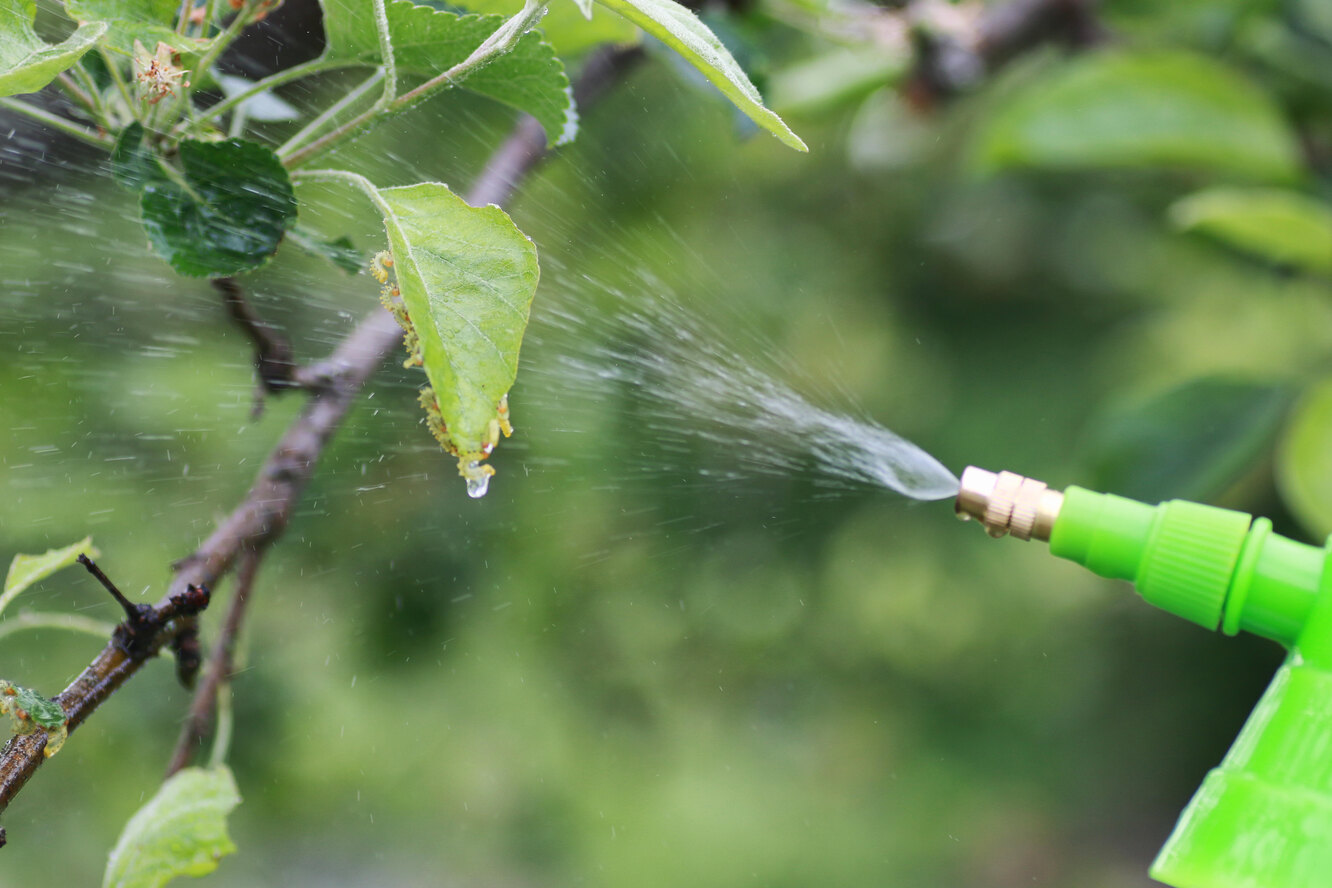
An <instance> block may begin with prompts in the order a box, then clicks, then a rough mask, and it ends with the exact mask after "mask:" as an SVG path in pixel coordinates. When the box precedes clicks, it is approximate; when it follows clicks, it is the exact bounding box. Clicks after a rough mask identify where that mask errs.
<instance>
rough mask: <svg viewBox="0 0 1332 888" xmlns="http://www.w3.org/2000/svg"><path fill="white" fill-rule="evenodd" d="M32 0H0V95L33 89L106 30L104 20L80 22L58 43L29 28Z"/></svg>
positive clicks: (33, 8) (73, 60)
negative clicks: (101, 21) (39, 35)
mask: <svg viewBox="0 0 1332 888" xmlns="http://www.w3.org/2000/svg"><path fill="white" fill-rule="evenodd" d="M36 17H37V4H36V3H35V2H33V0H0V96H17V95H22V94H24V93H34V92H37V90H39V89H41V88H42V87H44V86H46V85H47V84H48V83H50V82H51V81H52V80H54V79H55V78H56V75H57V74H59V73H60V72H61V71H63V70H65V69H66V68H69V67H71V66H73V65H74V64H75V63H76V62H78V60H79V59H80V58H81V57H82V56H83V54H84V53H85V52H87V51H88V50H89V49H91V48H92V45H93V44H94V43H96V42H97V41H98V39H100V38H101V36H102V35H103V34H105V33H106V25H104V24H100V23H98V24H85V25H80V26H79V28H78V30H76V31H75V32H74V33H73V34H70V35H69V36H68V37H66V38H65V39H64V40H63V41H61V42H60V43H55V44H51V43H47V42H46V41H45V40H43V39H42V38H40V37H38V36H37V32H36V31H34V30H33V29H32V23H33V20H34V19H35V18H36Z"/></svg>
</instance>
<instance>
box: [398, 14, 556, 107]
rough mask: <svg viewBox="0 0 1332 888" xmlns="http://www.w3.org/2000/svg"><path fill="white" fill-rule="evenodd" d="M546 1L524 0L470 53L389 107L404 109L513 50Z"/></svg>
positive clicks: (539, 15) (536, 20)
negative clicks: (515, 11)
mask: <svg viewBox="0 0 1332 888" xmlns="http://www.w3.org/2000/svg"><path fill="white" fill-rule="evenodd" d="M546 2H547V0H524V2H523V8H522V9H520V10H518V12H517V13H516V14H515V15H514V16H513V18H510V19H508V20H507V21H506V22H504V24H502V25H500V26H499V27H498V28H496V29H495V33H493V34H491V35H490V36H489V37H487V38H486V39H485V40H483V41H482V42H481V45H480V46H478V47H477V48H476V49H474V50H473V51H472V54H471V55H469V56H468V57H467V58H465V59H463V60H462V61H461V62H459V63H458V64H456V65H454V66H453V67H452V68H449V69H448V70H447V71H445V72H444V73H442V74H438V75H436V76H434V77H432V78H431V79H429V80H427V81H426V82H425V83H423V84H421V85H420V86H418V87H416V89H413V90H412V91H411V92H408V93H406V94H405V95H403V96H402V97H401V98H399V99H398V100H397V101H395V102H394V103H393V110H395V111H401V110H405V109H407V108H409V107H411V106H412V105H415V104H416V103H417V102H419V101H421V100H422V99H424V98H425V97H426V96H428V95H430V94H431V93H433V92H435V91H436V90H438V89H441V88H443V87H450V86H453V85H454V84H456V83H457V82H458V81H459V80H462V79H463V78H465V77H466V76H467V75H468V74H471V73H472V72H473V71H475V70H476V69H477V68H480V67H481V66H482V65H485V64H486V63H487V62H490V61H491V60H493V59H494V58H495V57H496V56H500V55H503V54H504V53H506V52H508V51H509V50H511V49H513V47H514V44H516V43H517V42H518V40H519V39H520V38H521V37H522V36H523V35H524V34H526V33H527V32H528V31H530V30H532V29H533V28H535V27H536V26H537V23H538V22H540V21H541V17H542V16H544V15H545V14H546Z"/></svg>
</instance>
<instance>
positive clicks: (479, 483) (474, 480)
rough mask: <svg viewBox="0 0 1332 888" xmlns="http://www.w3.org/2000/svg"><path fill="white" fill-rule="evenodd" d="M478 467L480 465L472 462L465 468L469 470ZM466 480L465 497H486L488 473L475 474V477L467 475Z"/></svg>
mask: <svg viewBox="0 0 1332 888" xmlns="http://www.w3.org/2000/svg"><path fill="white" fill-rule="evenodd" d="M480 466H481V464H480V463H475V462H474V463H471V464H470V465H468V466H467V468H468V469H469V470H470V469H477V468H480ZM466 480H467V495H468V496H470V497H471V498H472V499H481V497H483V496H485V495H486V491H487V490H489V489H490V474H489V473H488V472H477V473H476V474H475V475H468V476H467V478H466Z"/></svg>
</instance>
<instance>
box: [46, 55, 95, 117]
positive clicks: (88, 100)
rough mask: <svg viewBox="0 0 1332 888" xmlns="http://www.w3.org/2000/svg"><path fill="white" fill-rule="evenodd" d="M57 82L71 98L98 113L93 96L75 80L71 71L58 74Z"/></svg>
mask: <svg viewBox="0 0 1332 888" xmlns="http://www.w3.org/2000/svg"><path fill="white" fill-rule="evenodd" d="M76 67H77V66H76ZM70 70H73V69H70ZM56 83H58V84H60V88H61V89H63V90H64V91H65V93H66V94H67V95H68V96H69V97H70V98H71V99H73V100H74V101H76V102H78V103H79V104H80V105H82V106H83V107H84V108H86V109H88V110H89V111H91V112H92V113H94V114H96V113H97V105H96V103H95V102H93V97H92V96H91V95H89V94H88V92H87V91H86V90H85V89H84V88H83V87H82V86H81V85H79V84H78V83H75V82H74V75H72V74H70V73H69V71H61V72H60V73H59V74H58V75H57V76H56Z"/></svg>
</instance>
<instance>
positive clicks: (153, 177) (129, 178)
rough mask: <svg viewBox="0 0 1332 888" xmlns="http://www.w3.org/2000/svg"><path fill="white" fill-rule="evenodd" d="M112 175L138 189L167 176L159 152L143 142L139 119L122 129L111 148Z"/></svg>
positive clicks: (123, 183)
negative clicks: (113, 146) (114, 145)
mask: <svg viewBox="0 0 1332 888" xmlns="http://www.w3.org/2000/svg"><path fill="white" fill-rule="evenodd" d="M110 163H111V176H112V178H114V179H115V180H116V182H117V183H119V184H120V185H123V186H124V187H126V188H128V189H130V190H131V191H138V190H140V189H141V188H143V186H144V185H146V184H148V183H149V182H159V181H162V180H164V179H165V178H166V174H165V173H164V172H162V164H161V161H160V160H159V159H158V156H157V153H156V152H155V151H153V150H152V149H150V148H147V147H145V146H144V144H143V124H141V123H139V122H138V121H137V120H136V121H134V122H133V123H131V124H130V125H129V126H127V127H125V128H124V129H123V130H121V131H120V137H119V138H117V139H116V147H115V148H113V149H111V161H110Z"/></svg>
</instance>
